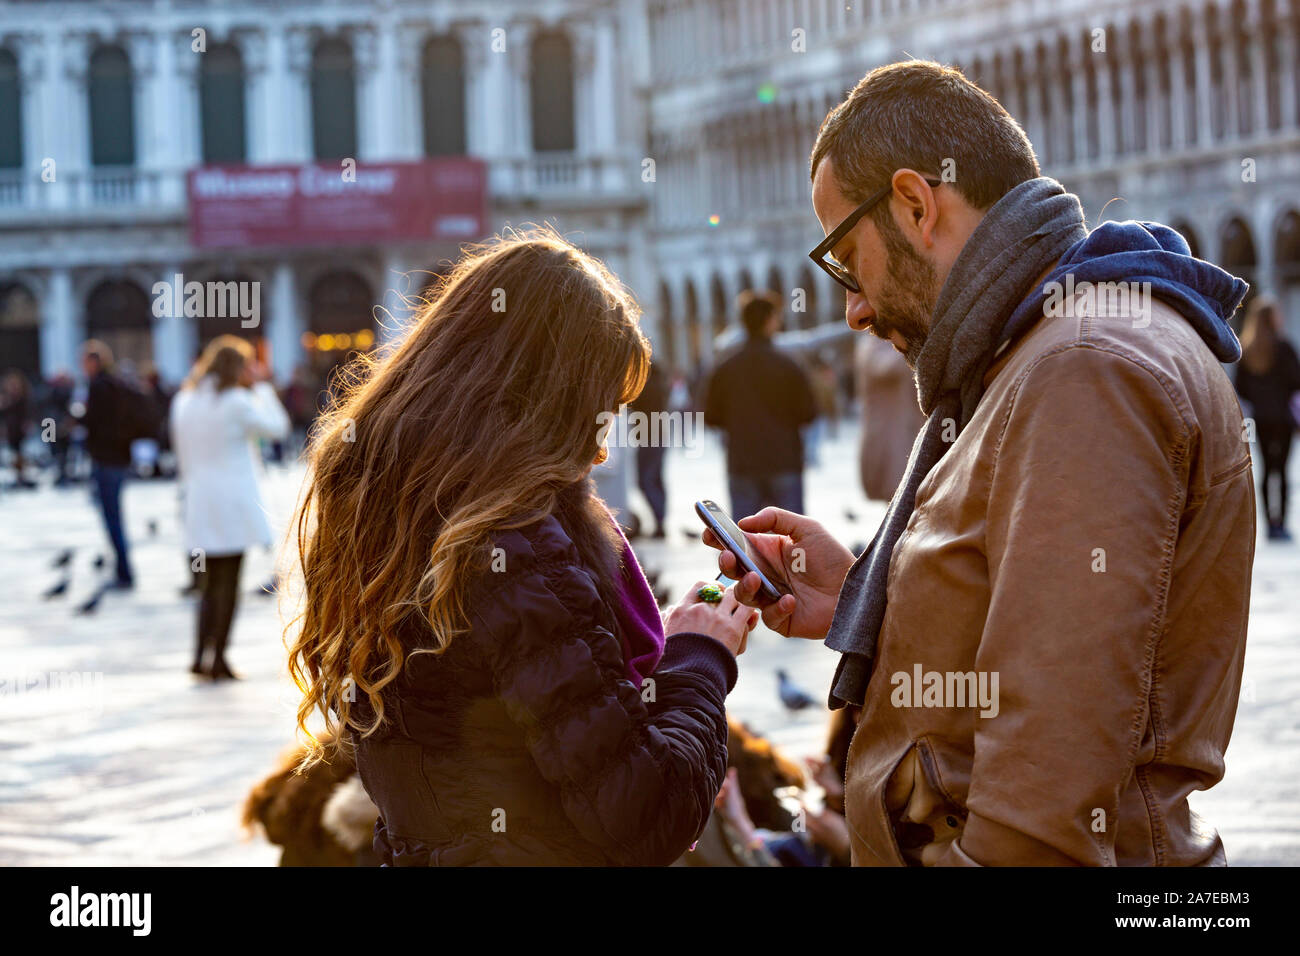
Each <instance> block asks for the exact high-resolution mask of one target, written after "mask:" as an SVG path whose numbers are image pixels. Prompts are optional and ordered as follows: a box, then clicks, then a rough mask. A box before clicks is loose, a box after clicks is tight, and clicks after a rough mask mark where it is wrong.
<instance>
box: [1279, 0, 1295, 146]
mask: <svg viewBox="0 0 1300 956" xmlns="http://www.w3.org/2000/svg"><path fill="white" fill-rule="evenodd" d="M1277 29H1278V34H1279V36H1278V39H1279V41H1280V43H1279V44H1278V59H1277V65H1278V71H1277V74H1278V75H1277V82H1278V101H1277V105H1278V118H1279V119H1280V120H1281V122H1280V123H1279V124H1278V125H1279V128H1280V129H1285V130H1292V129H1295V128H1296V126H1297V125H1298V124H1300V120H1298V119H1297V117H1296V79H1297V77H1296V70H1297V63H1296V37H1295V31H1296V10H1295V8H1294V7H1292V8H1290V9H1287V10H1284V11H1283V12H1282V13H1281V16H1280V17H1279V18H1278V23H1277Z"/></svg>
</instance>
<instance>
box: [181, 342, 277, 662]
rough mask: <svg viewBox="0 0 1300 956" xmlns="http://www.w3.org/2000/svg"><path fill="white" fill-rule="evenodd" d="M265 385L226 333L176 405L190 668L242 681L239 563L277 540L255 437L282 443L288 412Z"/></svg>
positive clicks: (247, 351)
mask: <svg viewBox="0 0 1300 956" xmlns="http://www.w3.org/2000/svg"><path fill="white" fill-rule="evenodd" d="M267 378H268V375H267V371H266V368H265V367H264V366H263V365H262V364H261V363H259V362H257V361H256V358H255V354H254V352H253V347H252V346H251V345H249V343H247V342H245V341H244V340H243V339H240V338H238V337H236V336H233V335H222V336H219V337H218V338H216V339H214V340H213V341H212V342H210V343H209V344H208V346H207V348H205V349H204V350H203V354H202V355H201V356H200V357H199V360H198V361H197V362H196V363H195V364H194V368H193V369H192V370H191V371H190V374H189V377H188V378H187V379H186V380H185V384H184V385H183V386H182V387H181V390H180V392H179V393H177V395H176V398H175V400H174V401H173V402H172V407H171V434H172V448H174V449H175V452H176V462H177V466H178V468H179V471H180V489H181V495H182V498H183V503H182V511H183V526H184V540H185V547H186V550H187V551H188V552H189V553H190V556H191V558H192V559H193V560H192V564H191V566H192V567H194V568H195V569H196V570H197V573H198V578H199V581H198V583H199V589H200V593H201V598H200V601H199V613H198V626H197V639H196V642H195V650H194V665H193V667H191V668H190V671H191V673H193V674H197V675H199V676H206V677H210V678H212V679H213V680H228V679H231V678H235V677H237V676H238V675H236V674H235V673H234V672H233V671H232V670H231V669H230V666H229V665H228V664H227V663H226V657H225V652H226V642H227V640H228V639H229V637H230V626H231V622H232V621H233V619H234V616H235V606H236V603H237V602H238V598H239V566H240V563H241V562H242V560H243V557H244V552H245V551H246V550H248V549H249V548H251V547H254V546H256V545H270V544H271V540H272V539H271V526H270V523H269V522H268V521H267V519H266V512H265V509H264V508H263V506H262V495H261V492H260V490H259V488H258V480H257V474H258V471H259V470H260V468H261V457H262V456H261V452H260V449H259V446H258V440H259V439H262V438H266V439H271V440H279V439H283V438H284V437H285V436H286V435H287V434H288V432H289V415H288V413H287V412H286V411H285V410H284V406H282V405H281V404H280V400H279V398H278V397H277V396H276V394H275V389H274V388H273V387H272V386H271V384H270V382H269V381H267ZM205 657H206V660H205Z"/></svg>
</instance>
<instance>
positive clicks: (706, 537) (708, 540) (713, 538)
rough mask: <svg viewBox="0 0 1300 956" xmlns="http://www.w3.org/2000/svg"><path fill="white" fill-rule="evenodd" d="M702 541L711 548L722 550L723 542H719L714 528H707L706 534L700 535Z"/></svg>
mask: <svg viewBox="0 0 1300 956" xmlns="http://www.w3.org/2000/svg"><path fill="white" fill-rule="evenodd" d="M700 540H701V541H703V542H704V543H705V544H707V545H708V546H709V547H710V548H717V549H718V550H722V542H721V541H719V540H718V536H717V535H715V534H714V533H713V529H712V528H705V529H704V533H703V534H701V535H700Z"/></svg>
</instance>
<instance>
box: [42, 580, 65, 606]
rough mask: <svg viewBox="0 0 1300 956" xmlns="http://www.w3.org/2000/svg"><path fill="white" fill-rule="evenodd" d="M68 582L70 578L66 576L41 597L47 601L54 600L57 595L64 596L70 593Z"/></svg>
mask: <svg viewBox="0 0 1300 956" xmlns="http://www.w3.org/2000/svg"><path fill="white" fill-rule="evenodd" d="M68 582H69V579H68V578H64V579H63V580H62V581H60V582H59V583H58V584H56V585H54V587H52V588H50V589H49V590H48V591H46V592H45V593H44V594H42V595H41V597H42V598H44V599H45V600H47V601H52V600H54V599H55V598H56V597H62V596H63V595H65V594H67V593H68Z"/></svg>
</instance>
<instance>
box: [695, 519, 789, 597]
mask: <svg viewBox="0 0 1300 956" xmlns="http://www.w3.org/2000/svg"><path fill="white" fill-rule="evenodd" d="M695 508H696V510H697V511H698V512H699V513H700V518H701V519H702V520H703V521H704V523H705V524H706V525H710V526H711V527H712V528H713V530H714V532H715V534H718V535H719V537H721V538H722V539H723V542H722V543H723V544H725V545H726V546H727V548H728V549H729V550H730V551H733V552H734V553H735V554H736V558H737V560H739V562H740V564H741V567H742V569H746V570H750V571H755V572H757V573H758V576H759V578H760V579H761V581H762V592H763V594H764V597H765V598H766V599H767V600H769V601H777V600H779V599H780V597H781V594H782V593H783V592H782V590H781V589H780V588H778V587H777V586H776V585H774V584H773V583H772V582H771V581H770V580H768V577H767V575H765V574H764V573H763V572H762V571H761V570H759V567H758V564H757V562H755V561H754V556H753V554H751V553H750V550H749V539H748V538H746V537H745V532H743V531H741V530H740V527H739V526H738V525H737V524H736V522H734V521H732V520H731V516H730V515H729V514H727V513H726V512H725V511H723V510H722V509H721V508H720V507H718V503H717V502H716V501H709V500H708V499H705V500H704V501H698V502H696V504H695ZM717 579H718V580H719V581H725V582H727V584H728V585H734V584H735V583H736V582H735V581H734V580H732V579H731V578H728V577H726V576H725V575H722V574H719V575H718V578H717Z"/></svg>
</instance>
